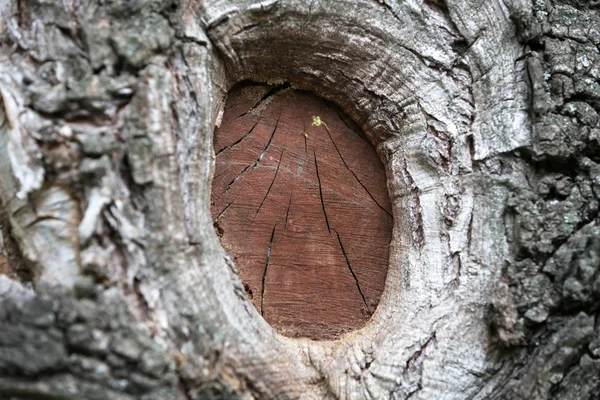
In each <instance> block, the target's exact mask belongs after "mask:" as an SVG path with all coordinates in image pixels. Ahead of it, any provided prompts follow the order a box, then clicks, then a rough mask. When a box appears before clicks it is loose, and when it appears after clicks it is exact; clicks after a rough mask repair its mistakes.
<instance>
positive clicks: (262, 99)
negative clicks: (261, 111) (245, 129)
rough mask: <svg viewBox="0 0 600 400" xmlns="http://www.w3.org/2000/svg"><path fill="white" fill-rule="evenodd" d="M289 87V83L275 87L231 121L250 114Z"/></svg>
mask: <svg viewBox="0 0 600 400" xmlns="http://www.w3.org/2000/svg"><path fill="white" fill-rule="evenodd" d="M290 86H291V85H290V84H289V83H287V82H286V83H284V84H282V85H278V86H275V87H274V88H273V89H271V90H269V91H268V92H267V93H265V95H264V96H263V97H261V98H260V100H258V101H257V102H256V103H254V105H253V106H252V107H250V108H249V109H248V110H247V111H244V112H243V113H242V114H240V115H238V116H237V117H235V118H234V119H233V120H234V121H235V120H238V119H240V118H242V117H245V116H246V115H248V114H250V113H251V112H252V111H254V110H255V109H256V108H257V107H259V106H260V105H261V104H262V103H264V102H265V101H266V100H267V99H268V98H269V97H272V96H275V95H276V94H277V93H279V92H281V91H282V90H283V89H287V88H289V87H290Z"/></svg>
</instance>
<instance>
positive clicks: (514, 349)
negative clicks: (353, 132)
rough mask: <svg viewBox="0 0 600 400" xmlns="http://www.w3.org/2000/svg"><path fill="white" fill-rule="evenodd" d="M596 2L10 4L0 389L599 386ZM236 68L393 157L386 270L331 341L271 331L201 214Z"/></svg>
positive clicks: (3, 392) (292, 395) (11, 395)
mask: <svg viewBox="0 0 600 400" xmlns="http://www.w3.org/2000/svg"><path fill="white" fill-rule="evenodd" d="M532 3H533V4H532ZM598 6H599V4H598V2H596V1H583V0H556V1H550V0H541V1H535V2H529V1H525V0H503V1H500V0H488V1H484V0H479V1H467V0H446V1H442V0H427V1H417V0H415V1H411V0H407V1H392V0H379V1H374V0H370V1H367V0H358V1H341V0H321V1H317V0H314V1H313V0H311V1H300V0H287V1H283V0H268V1H263V2H252V1H248V0H205V1H201V0H170V1H161V0H139V1H124V0H115V1H94V0H82V1H78V0H76V1H73V2H69V1H59V0H20V1H19V0H5V1H3V2H2V3H1V4H0V15H1V16H2V19H1V21H0V35H1V36H0V40H1V42H0V46H1V47H0V100H1V103H0V104H1V105H2V107H0V133H1V134H0V160H1V162H0V197H1V200H2V204H3V207H4V209H5V215H6V218H5V219H6V221H5V224H4V227H3V231H2V233H3V245H4V254H5V256H6V257H7V259H8V264H6V263H1V264H0V265H2V266H1V267H0V272H4V273H6V275H0V301H1V303H2V304H1V305H0V327H1V328H0V332H1V334H0V398H8V399H32V398H36V399H46V398H47V399H58V398H60V399H106V398H111V399H222V398H223V399H389V398H391V399H407V398H411V399H548V398H556V399H587V398H590V399H593V398H598V396H600V359H599V357H600V334H599V332H598V329H599V328H598V324H597V321H596V319H597V316H598V306H597V304H598V300H599V298H600V274H599V272H598V268H599V267H600V240H599V239H598V237H600V236H599V235H600V227H599V226H598V224H599V203H598V200H599V199H600V178H599V176H600V165H599V164H598V163H600V156H599V154H600V153H599V150H600V129H599V122H598V114H597V111H600V55H599V45H600V11H599V8H598ZM244 80H252V81H256V82H266V83H270V84H275V83H282V82H288V83H289V84H290V85H291V87H292V88H295V89H302V90H308V91H311V92H314V93H315V94H317V95H319V96H321V97H322V98H324V99H326V100H328V101H331V102H333V103H335V104H337V105H338V106H339V107H340V108H341V109H342V110H343V111H344V112H345V113H347V114H348V115H349V116H350V117H351V118H352V120H353V121H354V122H356V123H357V124H358V125H359V126H361V127H362V129H363V131H364V132H365V134H366V135H367V136H368V138H369V140H370V141H371V143H372V144H373V146H374V147H375V149H376V151H377V153H378V155H379V157H380V158H381V161H382V163H383V165H384V167H385V170H386V174H387V188H388V192H389V197H390V199H391V204H392V214H393V220H394V222H393V234H392V241H391V245H390V254H389V263H388V270H387V278H386V282H385V289H384V291H383V293H382V295H381V300H380V303H379V306H378V307H377V310H376V311H375V312H374V314H373V315H372V316H371V317H370V319H369V321H368V322H367V324H366V326H364V327H362V328H360V329H358V330H355V331H354V332H351V333H348V334H346V335H344V336H342V337H341V338H339V339H336V340H318V341H313V340H309V339H302V338H289V337H285V336H283V335H281V334H279V333H278V332H277V331H275V330H274V329H273V328H272V327H271V326H270V325H269V324H268V323H267V322H266V321H265V319H263V317H262V316H261V313H260V310H257V309H256V308H255V307H254V306H253V305H252V303H251V301H250V300H249V298H248V296H247V295H246V293H245V290H244V287H243V284H242V281H241V280H240V278H239V275H238V270H237V268H236V265H234V263H233V262H232V261H231V258H230V257H228V255H227V254H226V253H225V251H224V250H223V248H222V247H221V244H220V242H219V238H218V236H217V234H216V232H215V229H214V227H213V221H212V218H211V213H210V193H211V182H212V178H213V173H214V160H215V153H214V150H213V133H214V129H215V126H218V125H219V124H220V122H221V119H222V115H223V111H224V103H225V99H226V96H227V92H228V90H229V89H230V88H231V87H232V86H233V85H234V84H235V83H237V82H240V81H244ZM328 227H329V226H328ZM7 265H8V266H7Z"/></svg>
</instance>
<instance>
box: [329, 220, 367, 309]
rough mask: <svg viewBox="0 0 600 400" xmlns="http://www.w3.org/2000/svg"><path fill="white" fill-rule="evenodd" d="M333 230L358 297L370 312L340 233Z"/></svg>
mask: <svg viewBox="0 0 600 400" xmlns="http://www.w3.org/2000/svg"><path fill="white" fill-rule="evenodd" d="M333 231H334V232H335V234H336V235H337V240H338V243H339V244H340V249H341V250H342V254H343V255H344V260H345V261H346V265H347V266H348V270H349V271H350V274H352V278H354V283H355V284H356V289H358V293H359V294H360V297H361V298H362V301H363V303H364V304H365V307H367V311H369V313H370V312H371V309H370V308H369V305H368V304H367V299H366V298H365V295H364V294H363V292H362V290H361V288H360V284H359V283H358V277H357V276H356V274H355V273H354V270H353V269H352V265H351V264H350V260H349V259H348V254H346V249H345V248H344V244H343V243H342V238H341V237H340V234H339V233H338V231H336V230H335V229H334V230H333Z"/></svg>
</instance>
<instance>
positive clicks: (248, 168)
mask: <svg viewBox="0 0 600 400" xmlns="http://www.w3.org/2000/svg"><path fill="white" fill-rule="evenodd" d="M280 118H281V113H280V114H279V117H278V118H277V122H276V123H275V128H274V129H273V133H271V137H270V138H269V141H268V142H267V145H266V146H265V149H264V150H263V151H262V153H260V155H259V156H258V158H257V159H256V161H255V162H254V164H252V165H248V166H246V168H244V169H243V170H242V172H240V173H239V174H238V175H237V176H236V177H235V178H233V180H232V181H231V182H229V184H228V185H227V187H226V188H225V190H224V191H223V194H225V193H226V192H227V191H228V190H229V189H231V187H232V186H233V185H234V183H236V182H237V181H238V180H240V179H241V178H242V177H243V176H244V175H246V173H247V172H250V171H252V170H253V169H254V168H256V167H258V164H260V162H261V161H262V159H263V158H264V157H265V154H267V150H268V149H269V146H271V142H272V141H273V138H274V137H275V132H277V126H279V119H280ZM248 170H250V171H248Z"/></svg>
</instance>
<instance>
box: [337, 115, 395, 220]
mask: <svg viewBox="0 0 600 400" xmlns="http://www.w3.org/2000/svg"><path fill="white" fill-rule="evenodd" d="M325 130H326V131H327V135H328V136H329V139H330V140H331V143H333V147H335V151H337V153H338V156H340V159H341V160H342V163H343V164H344V166H345V167H346V169H348V171H350V172H351V173H352V175H353V176H354V179H356V181H357V182H358V184H359V185H360V186H362V188H363V189H365V191H366V192H367V194H368V195H369V197H370V198H371V200H373V202H374V203H375V204H377V207H379V208H381V209H382V210H383V212H385V213H386V214H387V215H389V216H390V217H391V216H392V214H391V213H390V212H389V211H388V210H386V209H385V207H383V206H382V205H381V204H379V202H378V201H377V200H375V197H373V195H372V194H371V192H370V191H369V189H367V187H366V186H365V185H363V183H362V182H361V181H360V179H358V176H356V174H355V173H354V171H352V169H351V168H350V167H349V166H348V164H346V160H344V157H343V156H342V153H341V152H340V149H338V147H337V144H335V140H333V137H332V136H331V132H330V131H329V128H327V126H325Z"/></svg>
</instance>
